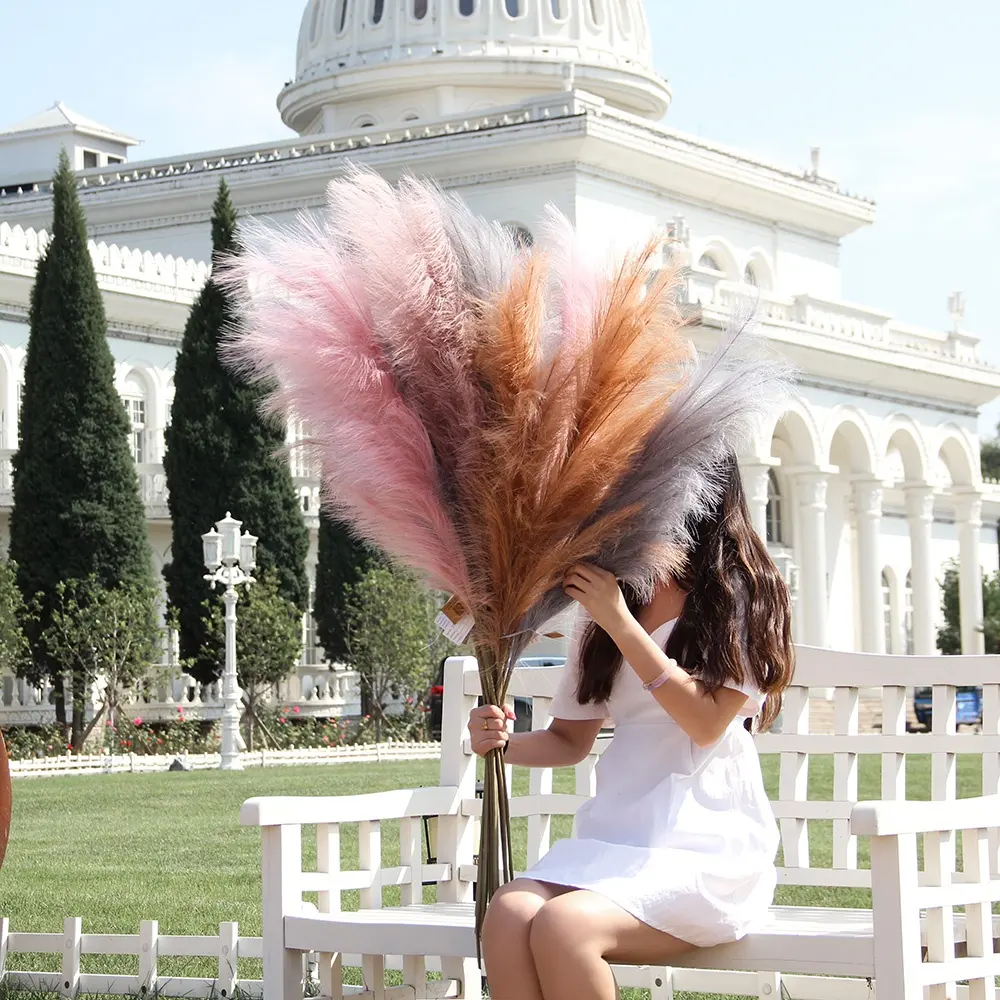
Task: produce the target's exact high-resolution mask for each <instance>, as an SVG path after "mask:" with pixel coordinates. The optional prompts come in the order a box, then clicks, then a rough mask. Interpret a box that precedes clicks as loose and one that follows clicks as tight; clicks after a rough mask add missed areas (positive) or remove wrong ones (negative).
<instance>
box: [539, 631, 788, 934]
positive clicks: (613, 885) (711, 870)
mask: <svg viewBox="0 0 1000 1000" xmlns="http://www.w3.org/2000/svg"><path fill="white" fill-rule="evenodd" d="M672 627H673V622H667V623H666V624H665V625H661V626H660V628H658V629H656V631H654V632H653V633H652V637H653V639H655V640H656V642H657V644H658V645H659V646H660V647H661V648H662V647H663V646H664V644H665V643H666V639H667V636H668V635H669V634H670V630H671V628H672ZM580 632H581V629H580V628H579V627H578V629H577V635H576V636H575V637H574V642H573V644H572V648H571V650H570V655H569V658H568V660H567V663H566V667H565V669H564V672H563V677H562V679H561V683H560V686H559V689H558V691H557V693H556V695H555V697H554V698H553V701H552V707H551V714H552V715H553V716H554V717H555V718H560V719H603V718H609V717H610V718H611V719H613V720H614V723H615V733H614V738H613V739H612V741H611V745H610V746H609V747H608V748H607V750H606V751H605V752H604V753H603V754H602V755H601V759H600V761H599V763H598V765H597V794H596V795H595V796H594V797H593V798H592V799H590V800H589V801H588V802H586V803H585V804H584V805H583V806H581V807H580V809H579V811H578V812H577V814H576V821H575V824H574V835H573V837H571V838H570V839H567V840H559V841H556V843H554V844H553V845H552V847H551V848H550V850H549V851H548V853H547V854H546V855H545V856H544V857H543V858H542V859H541V860H540V861H539V862H538V864H536V865H535V866H534V867H533V868H532V869H531V870H530V871H529V872H527V873H526V874H527V877H529V878H533V879H537V880H539V881H542V882H549V883H552V884H555V885H561V886H572V887H574V888H577V889H590V890H592V891H593V892H597V893H600V894H601V895H602V896H605V897H606V898H608V899H610V900H612V901H613V902H614V903H617V904H618V905H619V906H621V907H622V908H623V909H625V910H627V911H628V912H629V913H631V914H633V915H634V916H635V917H638V919H639V920H641V921H643V922H644V923H646V924H649V925H650V926H652V927H655V928H656V929H658V930H661V931H666V932H667V933H668V934H671V935H673V936H674V937H677V938H680V939H681V940H682V941H687V942H688V943H690V944H692V945H697V946H699V947H707V946H709V945H713V944H721V943H722V942H725V941H735V940H737V939H739V938H741V937H743V935H745V934H746V933H747V932H748V931H749V930H751V929H752V928H753V927H754V925H756V924H757V923H759V922H760V921H762V920H763V918H764V917H765V916H766V914H767V909H768V907H769V906H770V904H771V901H772V898H773V895H774V887H775V882H776V873H775V867H774V859H775V854H776V852H777V849H778V829H777V825H776V824H775V821H774V817H773V815H772V813H771V808H770V805H769V803H768V799H767V795H766V794H765V792H764V785H763V781H762V778H761V773H760V760H759V758H758V756H757V751H756V748H755V747H754V744H753V740H752V738H751V736H750V734H749V733H748V732H747V731H746V729H744V727H743V720H744V719H745V718H748V717H752V716H754V715H756V714H757V712H758V711H759V710H760V707H761V701H762V698H761V694H760V692H759V691H757V690H756V689H753V688H750V687H744V688H737V690H741V691H743V692H744V693H745V694H746V695H747V702H746V706H745V707H744V708H743V710H742V711H741V713H740V716H738V717H737V718H736V719H735V720H734V721H733V722H732V724H731V725H730V726H729V728H728V729H727V730H726V732H725V735H724V736H723V737H722V739H721V740H719V742H718V743H716V744H714V745H713V746H710V747H699V746H697V745H696V744H695V743H694V742H693V741H692V739H691V738H690V737H689V736H688V735H687V733H685V732H684V730H683V729H681V727H680V726H679V725H677V723H676V722H674V720H673V718H672V717H671V716H670V715H668V714H667V712H666V711H665V710H664V709H663V708H662V707H661V706H660V705H659V703H658V702H657V701H656V699H655V698H654V697H653V695H652V694H651V693H649V692H647V691H645V690H643V687H642V681H641V680H640V679H639V677H638V676H637V675H636V673H635V671H634V670H632V668H631V667H630V666H629V665H628V664H627V663H623V664H622V668H621V670H620V672H619V674H618V677H617V678H616V680H615V684H614V688H613V690H612V692H611V697H610V699H609V700H608V701H607V702H604V703H600V704H589V705H581V704H580V703H579V702H578V701H577V699H576V686H577V681H578V677H579V673H578V670H579V666H578V652H579V645H580Z"/></svg>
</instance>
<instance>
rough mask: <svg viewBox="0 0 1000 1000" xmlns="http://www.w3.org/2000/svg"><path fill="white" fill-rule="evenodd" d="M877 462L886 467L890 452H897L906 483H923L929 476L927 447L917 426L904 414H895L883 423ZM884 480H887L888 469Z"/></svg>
mask: <svg viewBox="0 0 1000 1000" xmlns="http://www.w3.org/2000/svg"><path fill="white" fill-rule="evenodd" d="M879 441H880V444H879V449H878V455H879V461H880V463H881V464H882V465H886V463H888V460H889V455H890V453H891V452H892V451H894V450H895V451H898V452H899V455H900V458H901V459H902V463H903V479H904V481H905V482H907V483H924V482H927V477H928V476H929V474H930V467H929V466H930V463H929V460H928V457H927V445H926V442H925V441H924V437H923V434H922V433H921V432H920V428H919V427H918V426H917V424H916V423H915V422H914V421H913V420H912V419H911V418H910V417H908V416H907V415H906V414H903V413H895V414H893V415H892V416H891V417H889V419H888V420H887V421H886V422H885V424H884V425H883V427H882V433H881V434H880V436H879ZM884 471H885V472H886V474H887V475H886V478H888V471H889V470H888V469H885V470H884Z"/></svg>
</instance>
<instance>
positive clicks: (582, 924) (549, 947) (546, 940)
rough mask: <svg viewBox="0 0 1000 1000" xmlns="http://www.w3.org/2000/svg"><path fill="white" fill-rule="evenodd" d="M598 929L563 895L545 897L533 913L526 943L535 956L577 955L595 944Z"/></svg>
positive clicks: (587, 950) (592, 947)
mask: <svg viewBox="0 0 1000 1000" xmlns="http://www.w3.org/2000/svg"><path fill="white" fill-rule="evenodd" d="M597 930H598V928H597V927H595V926H593V923H592V921H589V920H587V919H586V916H585V914H582V913H581V912H580V910H579V908H578V907H576V906H574V905H572V900H570V899H568V898H567V897H566V896H562V897H557V898H556V899H552V900H549V902H547V903H546V904H545V905H544V906H543V907H542V908H541V909H540V910H539V911H538V913H536V914H535V917H534V919H533V920H532V921H531V928H530V930H529V946H530V948H531V953H532V955H534V956H535V957H536V958H537V957H543V956H545V955H553V954H560V955H567V954H573V955H581V954H583V953H585V952H589V951H591V950H593V949H594V948H597V947H598V942H597Z"/></svg>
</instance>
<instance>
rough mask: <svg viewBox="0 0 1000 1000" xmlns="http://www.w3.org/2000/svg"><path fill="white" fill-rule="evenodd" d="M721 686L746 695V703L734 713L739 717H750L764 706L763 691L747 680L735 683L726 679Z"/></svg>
mask: <svg viewBox="0 0 1000 1000" xmlns="http://www.w3.org/2000/svg"><path fill="white" fill-rule="evenodd" d="M722 686H723V687H727V688H729V689H730V690H732V691H739V692H740V693H741V694H745V695H746V696H747V700H746V703H745V704H744V705H743V707H742V708H741V709H740V710H739V711H738V712H737V713H736V714H737V716H738V717H739V718H741V719H752V718H753V717H754V716H755V715H757V713H758V712H760V710H761V709H762V708H763V707H764V693H763V692H762V691H761V690H760V688H758V687H756V686H755V685H754V684H751V683H750V682H749V681H745V682H744V683H743V684H737V683H736V681H726V683H725V684H723V685H722Z"/></svg>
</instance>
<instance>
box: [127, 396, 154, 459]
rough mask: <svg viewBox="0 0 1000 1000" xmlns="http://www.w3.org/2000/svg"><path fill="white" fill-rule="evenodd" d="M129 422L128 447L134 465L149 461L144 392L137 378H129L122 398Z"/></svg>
mask: <svg viewBox="0 0 1000 1000" xmlns="http://www.w3.org/2000/svg"><path fill="white" fill-rule="evenodd" d="M122 400H123V402H124V403H125V413H126V415H127V416H128V421H129V428H130V429H129V445H130V448H131V451H132V458H133V460H134V461H135V464H136V465H142V464H144V463H145V462H148V461H149V457H148V455H147V448H146V392H145V389H144V387H143V385H142V383H141V382H139V380H138V379H137V378H134V377H133V378H130V379H129V380H128V382H127V383H126V386H125V392H124V394H123V396H122Z"/></svg>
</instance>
